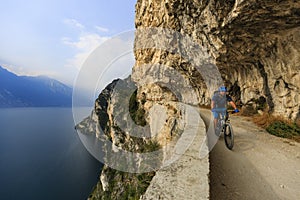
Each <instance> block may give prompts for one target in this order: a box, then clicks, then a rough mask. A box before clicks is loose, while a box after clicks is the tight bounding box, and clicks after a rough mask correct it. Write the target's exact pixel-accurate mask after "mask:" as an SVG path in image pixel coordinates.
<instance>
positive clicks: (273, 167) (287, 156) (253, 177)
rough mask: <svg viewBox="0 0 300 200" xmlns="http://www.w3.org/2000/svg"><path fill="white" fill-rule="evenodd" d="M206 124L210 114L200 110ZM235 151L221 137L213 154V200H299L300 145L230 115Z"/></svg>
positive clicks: (211, 192)
mask: <svg viewBox="0 0 300 200" xmlns="http://www.w3.org/2000/svg"><path fill="white" fill-rule="evenodd" d="M201 116H202V118H203V119H204V121H205V123H206V124H208V123H209V121H210V117H211V115H210V111H208V110H201ZM231 123H232V125H233V129H234V133H235V146H234V149H233V151H230V150H228V149H227V148H226V147H225V144H224V140H223V137H222V136H221V137H220V138H219V140H218V142H217V143H216V145H215V146H214V147H213V149H212V151H211V152H210V155H209V158H210V199H212V200H222V199H230V200H240V199H243V200H247V199H249V200H254V199H259V200H260V199H264V200H268V199H270V200H275V199H287V200H296V199H299V197H300V144H299V143H297V142H294V141H292V140H288V139H282V138H278V137H275V136H272V135H270V134H268V133H267V132H266V131H265V130H263V129H261V128H259V127H257V126H256V125H254V124H253V123H252V122H251V121H250V120H249V119H248V118H246V117H241V116H231Z"/></svg>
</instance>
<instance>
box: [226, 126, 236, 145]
mask: <svg viewBox="0 0 300 200" xmlns="http://www.w3.org/2000/svg"><path fill="white" fill-rule="evenodd" d="M224 141H225V145H226V147H227V148H228V149H230V150H232V148H233V145H234V137H233V129H232V126H231V124H226V125H225V128H224Z"/></svg>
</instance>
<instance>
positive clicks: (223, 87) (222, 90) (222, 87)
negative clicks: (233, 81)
mask: <svg viewBox="0 0 300 200" xmlns="http://www.w3.org/2000/svg"><path fill="white" fill-rule="evenodd" d="M219 92H227V88H226V87H225V86H221V87H219Z"/></svg>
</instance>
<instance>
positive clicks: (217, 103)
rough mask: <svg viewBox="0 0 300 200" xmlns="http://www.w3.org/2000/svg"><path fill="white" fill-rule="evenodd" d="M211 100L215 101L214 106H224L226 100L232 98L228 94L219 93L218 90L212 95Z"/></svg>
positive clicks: (228, 100)
mask: <svg viewBox="0 0 300 200" xmlns="http://www.w3.org/2000/svg"><path fill="white" fill-rule="evenodd" d="M212 101H214V102H215V104H214V106H215V107H214V108H226V105H227V102H230V101H232V98H231V97H230V96H229V95H227V94H226V95H224V96H222V95H220V94H219V93H218V92H217V93H216V94H214V96H213V97H212Z"/></svg>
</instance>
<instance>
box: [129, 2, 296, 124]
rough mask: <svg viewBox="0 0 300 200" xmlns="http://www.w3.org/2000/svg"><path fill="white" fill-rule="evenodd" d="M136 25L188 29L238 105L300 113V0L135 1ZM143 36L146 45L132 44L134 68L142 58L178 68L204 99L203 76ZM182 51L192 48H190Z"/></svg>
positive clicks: (184, 31)
mask: <svg viewBox="0 0 300 200" xmlns="http://www.w3.org/2000/svg"><path fill="white" fill-rule="evenodd" d="M135 24H136V28H137V29H139V28H144V27H160V28H163V29H171V30H174V31H176V32H178V33H180V34H186V35H188V36H189V37H191V38H192V39H193V41H194V42H195V43H197V44H199V45H201V46H202V47H203V48H205V49H207V53H208V54H209V55H210V57H211V58H212V59H213V60H214V61H215V62H214V64H215V65H216V66H217V67H218V69H219V71H220V73H221V76H222V78H223V81H224V83H225V84H226V85H227V86H228V88H230V92H231V94H232V95H233V96H234V97H235V99H236V100H237V101H238V102H239V103H240V105H252V106H254V107H256V108H259V109H263V107H266V108H267V109H268V110H269V111H271V112H273V113H274V114H277V115H283V116H285V117H287V118H292V119H295V118H297V117H299V106H300V105H299V102H300V101H299V91H300V81H299V79H300V73H299V70H300V64H299V63H300V56H299V53H298V52H299V50H300V33H299V31H300V27H299V26H300V2H299V1H293V0H287V1H269V0H267V1H257V0H230V1H220V0H185V1H183V0H163V1H158V0H138V1H137V4H136V20H135ZM145 38H146V39H145ZM147 38H148V39H149V36H148V37H144V38H143V37H136V43H141V44H144V46H145V48H144V49H143V48H141V47H139V48H138V49H136V51H135V56H136V65H135V67H134V70H136V71H138V69H139V68H140V67H141V65H143V64H145V63H152V64H153V63H161V64H164V65H166V64H167V65H168V64H169V66H171V67H173V68H174V69H180V70H179V71H180V72H183V73H184V74H185V76H186V77H187V79H189V80H191V82H192V83H191V85H192V86H193V87H196V88H197V90H198V92H199V102H200V103H201V104H208V103H209V98H210V96H209V95H211V93H210V92H207V84H203V81H202V80H203V78H204V77H203V76H202V77H201V75H199V73H198V74H197V73H195V71H193V67H191V65H190V63H189V62H188V61H187V60H185V59H182V54H180V55H181V56H179V57H178V56H177V57H176V55H174V54H172V49H171V50H170V49H153V48H152V49H151V48H146V47H147ZM152 38H153V36H152ZM173 39H174V38H172V37H170V38H169V41H168V45H169V46H174V45H172V44H173V43H174V41H173ZM186 51H190V52H193V47H191V48H190V49H186ZM177 53H178V52H177ZM181 53H182V52H181ZM134 73H135V72H133V74H134ZM202 75H203V74H202Z"/></svg>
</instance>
